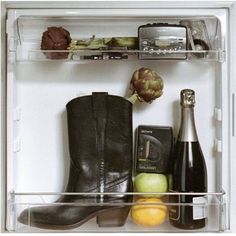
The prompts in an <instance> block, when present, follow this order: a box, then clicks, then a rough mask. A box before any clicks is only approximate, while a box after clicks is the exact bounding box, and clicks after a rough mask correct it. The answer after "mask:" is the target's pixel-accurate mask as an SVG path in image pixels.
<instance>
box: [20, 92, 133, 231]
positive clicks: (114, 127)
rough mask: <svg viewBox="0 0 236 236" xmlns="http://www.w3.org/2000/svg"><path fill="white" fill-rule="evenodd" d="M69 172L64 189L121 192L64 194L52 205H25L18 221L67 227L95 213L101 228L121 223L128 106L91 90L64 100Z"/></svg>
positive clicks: (128, 174) (126, 188) (128, 159)
mask: <svg viewBox="0 0 236 236" xmlns="http://www.w3.org/2000/svg"><path fill="white" fill-rule="evenodd" d="M67 119H68V136H69V151H70V158H71V164H70V175H69V181H68V185H67V188H66V191H65V192H68V193H82V192H83V193H105V192H111V193H114V192H115V193H116V192H117V193H121V194H120V195H117V196H110V195H101V194H95V195H93V196H92V195H89V194H88V195H87V196H81V195H65V196H62V197H61V198H60V199H58V201H56V202H55V203H54V204H51V205H50V204H49V205H48V206H42V207H33V208H30V209H25V210H24V211H23V212H22V213H21V214H20V216H19V218H18V221H19V222H21V223H23V224H26V225H30V226H35V227H39V228H45V229H56V230H57V229H58V230H61V229H71V228H76V227H78V226H80V225H81V224H83V223H85V222H86V221H88V220H89V219H91V218H93V217H97V223H98V225H99V226H121V225H123V224H124V223H125V221H126V218H127V215H128V213H129V207H127V206H125V203H127V202H130V201H132V197H129V196H126V195H122V193H126V192H132V191H133V187H132V156H133V155H132V104H131V103H130V102H129V101H127V100H126V99H124V98H122V97H119V96H113V95H108V94H107V93H93V94H92V95H89V96H83V97H78V98H75V99H73V100H71V101H70V102H69V103H68V104H67Z"/></svg>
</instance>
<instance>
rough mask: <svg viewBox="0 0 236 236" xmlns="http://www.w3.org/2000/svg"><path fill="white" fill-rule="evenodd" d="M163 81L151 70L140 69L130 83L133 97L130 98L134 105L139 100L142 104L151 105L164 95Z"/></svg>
mask: <svg viewBox="0 0 236 236" xmlns="http://www.w3.org/2000/svg"><path fill="white" fill-rule="evenodd" d="M163 87H164V85H163V80H162V78H161V77H160V76H159V75H158V74H157V73H156V72H155V71H154V70H151V69H149V68H144V67H143V68H140V69H139V70H136V71H135V72H134V73H133V76H132V78H131V81H130V89H131V90H132V92H133V95H132V96H131V97H130V98H128V100H129V101H130V102H132V103H133V104H134V103H135V102H136V101H137V99H138V100H139V101H141V102H143V101H145V102H148V103H151V102H152V101H153V100H155V99H156V98H158V97H160V96H161V95H162V94H163Z"/></svg>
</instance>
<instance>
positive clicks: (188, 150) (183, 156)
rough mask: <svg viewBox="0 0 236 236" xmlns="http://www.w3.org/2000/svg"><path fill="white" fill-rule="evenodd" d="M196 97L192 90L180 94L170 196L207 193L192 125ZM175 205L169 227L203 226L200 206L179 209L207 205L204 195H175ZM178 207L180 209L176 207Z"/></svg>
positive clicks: (200, 156)
mask: <svg viewBox="0 0 236 236" xmlns="http://www.w3.org/2000/svg"><path fill="white" fill-rule="evenodd" d="M194 104H195V93H194V91H193V90H190V89H184V90H182V91H181V107H182V117H181V125H180V130H179V135H178V139H177V142H176V145H175V164H174V169H173V187H172V191H173V192H182V193H191V192H195V193H204V192H207V170H206V164H205V160H204V156H203V153H202V150H201V147H200V144H199V141H198V137H197V132H196V127H195V122H194ZM171 199H172V202H174V203H176V205H175V206H172V207H171V208H170V211H169V218H170V223H171V224H172V225H173V226H175V227H177V228H181V229H199V228H203V227H204V226H205V224H206V222H205V221H206V212H205V208H204V207H203V206H196V205H193V206H190V205H181V203H184V204H186V203H190V204H192V203H200V204H203V205H204V203H205V202H206V199H205V197H204V195H199V196H195V195H176V196H172V197H171ZM179 203H180V205H178V204H179Z"/></svg>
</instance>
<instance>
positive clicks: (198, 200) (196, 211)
mask: <svg viewBox="0 0 236 236" xmlns="http://www.w3.org/2000/svg"><path fill="white" fill-rule="evenodd" d="M206 203H207V199H206V197H194V198H193V204H194V206H193V219H194V220H200V219H204V218H206V216H207V212H206ZM195 204H196V205H195ZM198 205H199V206H198Z"/></svg>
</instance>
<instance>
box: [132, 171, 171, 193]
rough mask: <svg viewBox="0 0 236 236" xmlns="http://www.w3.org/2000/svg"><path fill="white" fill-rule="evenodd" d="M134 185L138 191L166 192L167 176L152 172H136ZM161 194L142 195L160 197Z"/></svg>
mask: <svg viewBox="0 0 236 236" xmlns="http://www.w3.org/2000/svg"><path fill="white" fill-rule="evenodd" d="M134 186H135V189H136V191H137V192H140V193H148V192H149V193H151V192H159V193H164V192H167V188H168V183H167V178H166V176H165V175H163V174H152V173H141V174H138V175H137V176H136V177H135V179H134ZM162 196H163V195H162V194H153V195H151V194H146V195H143V197H162Z"/></svg>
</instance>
